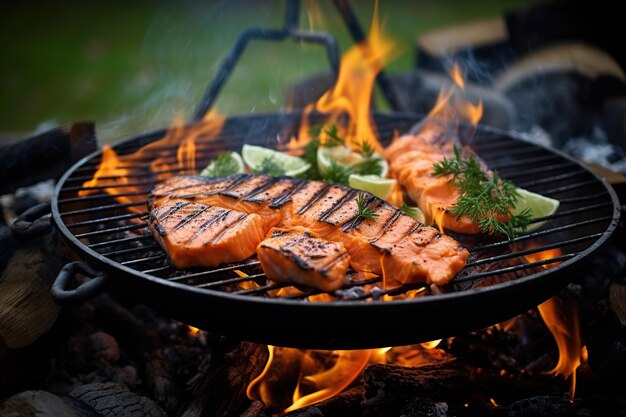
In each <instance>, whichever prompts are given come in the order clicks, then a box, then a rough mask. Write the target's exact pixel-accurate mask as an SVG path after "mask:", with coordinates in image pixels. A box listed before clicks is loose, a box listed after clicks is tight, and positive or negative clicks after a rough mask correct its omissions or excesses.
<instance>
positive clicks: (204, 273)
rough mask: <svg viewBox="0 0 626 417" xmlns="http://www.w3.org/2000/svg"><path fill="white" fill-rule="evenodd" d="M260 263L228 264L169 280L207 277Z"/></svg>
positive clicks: (259, 263)
mask: <svg viewBox="0 0 626 417" xmlns="http://www.w3.org/2000/svg"><path fill="white" fill-rule="evenodd" d="M258 265H261V262H259V261H253V262H248V263H245V264H241V265H231V266H227V267H224V268H219V269H212V270H210V271H202V272H196V273H191V274H187V275H181V276H178V277H173V278H169V280H170V281H174V282H176V281H183V280H185V279H189V278H206V277H209V276H211V275H215V274H220V273H222V272H228V271H234V270H235V269H244V268H247V267H250V266H258Z"/></svg>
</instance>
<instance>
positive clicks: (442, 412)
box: [400, 398, 448, 417]
mask: <svg viewBox="0 0 626 417" xmlns="http://www.w3.org/2000/svg"><path fill="white" fill-rule="evenodd" d="M447 416H448V404H446V403H444V402H435V401H433V400H431V399H430V398H416V399H414V400H413V401H411V402H410V403H409V404H407V405H406V406H405V407H404V408H403V409H402V411H401V412H400V417H447Z"/></svg>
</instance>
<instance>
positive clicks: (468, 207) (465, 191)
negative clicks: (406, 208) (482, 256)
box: [433, 146, 532, 239]
mask: <svg viewBox="0 0 626 417" xmlns="http://www.w3.org/2000/svg"><path fill="white" fill-rule="evenodd" d="M433 175H452V179H451V180H450V184H452V185H454V186H456V187H458V188H459V189H460V190H461V195H460V196H459V199H458V200H457V202H456V204H455V205H454V206H453V207H452V209H451V210H450V213H451V214H452V215H453V216H455V217H456V218H457V219H460V218H461V217H467V218H468V219H470V220H471V221H472V222H474V223H476V224H477V225H478V227H479V228H480V230H481V231H482V232H484V233H491V234H494V233H499V234H502V235H505V236H506V237H508V238H509V239H511V238H513V237H515V236H516V235H517V233H518V231H519V230H525V229H526V228H527V227H528V224H529V223H530V219H531V216H532V212H531V210H530V209H525V210H523V211H522V212H521V213H518V214H514V209H515V203H516V202H517V199H518V198H519V194H518V192H517V188H516V187H515V185H513V183H511V182H510V181H507V180H503V179H501V178H500V176H499V175H498V173H497V172H496V171H491V172H485V171H484V170H483V169H482V167H481V166H480V164H479V163H478V161H477V159H476V158H475V157H474V156H473V155H470V156H468V157H463V155H461V150H460V149H458V148H457V147H456V146H455V147H454V158H450V159H448V158H446V159H444V160H442V161H441V162H438V163H434V164H433ZM502 219H506V220H502Z"/></svg>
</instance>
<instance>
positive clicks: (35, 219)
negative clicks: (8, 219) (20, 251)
mask: <svg viewBox="0 0 626 417" xmlns="http://www.w3.org/2000/svg"><path fill="white" fill-rule="evenodd" d="M51 230H52V222H51V215H50V203H41V204H37V205H36V206H33V207H31V208H29V209H28V210H26V211H25V212H24V213H22V214H20V215H19V216H18V217H17V219H15V221H14V222H13V223H12V224H11V234H12V235H13V237H15V239H17V240H19V241H20V242H28V241H31V240H34V239H37V238H39V237H42V236H45V235H47V234H48V232H50V231H51Z"/></svg>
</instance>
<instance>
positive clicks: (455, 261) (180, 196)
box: [148, 174, 469, 288]
mask: <svg viewBox="0 0 626 417" xmlns="http://www.w3.org/2000/svg"><path fill="white" fill-rule="evenodd" d="M359 199H360V201H361V202H362V203H363V202H364V204H365V206H366V208H368V212H369V213H370V214H371V215H370V216H367V218H365V217H363V216H362V215H360V213H361V212H360V207H359V203H358V200H359ZM177 204H195V205H196V206H192V207H198V206H204V207H211V208H213V209H217V208H219V209H226V210H230V213H241V214H245V215H247V216H250V219H248V220H247V221H245V220H241V222H240V223H237V222H235V221H232V223H231V225H230V226H229V227H228V233H226V237H228V238H229V240H228V243H226V241H223V242H222V243H221V246H220V250H219V251H220V252H222V251H225V252H224V253H225V254H226V253H228V254H229V256H230V257H231V258H232V256H234V254H237V255H241V256H244V253H243V252H244V248H245V252H249V251H250V250H249V245H251V244H253V243H254V244H255V245H256V246H259V245H258V244H259V243H262V242H263V241H264V238H261V239H260V240H259V236H260V235H262V236H263V237H266V236H267V237H268V238H269V239H270V242H269V243H268V244H267V245H266V246H263V244H262V245H261V246H260V247H259V249H258V252H259V253H262V255H261V258H264V259H265V260H266V261H265V268H264V270H266V272H267V271H268V270H270V271H274V272H277V273H278V271H280V274H285V276H289V275H294V276H295V275H298V274H299V271H301V270H302V268H301V265H298V264H297V262H296V261H295V259H296V258H295V257H294V256H295V255H298V256H302V259H305V260H306V262H307V264H308V265H310V266H311V268H312V269H314V270H316V271H317V272H318V273H319V274H320V275H315V274H309V275H311V276H316V277H318V278H319V279H320V280H322V281H323V280H324V279H325V278H324V277H323V276H322V275H323V274H322V269H319V268H320V265H321V264H316V263H313V262H312V258H311V257H310V256H311V254H312V252H307V250H306V249H305V248H303V246H302V245H304V243H302V242H301V243H298V244H296V246H295V247H294V251H293V252H292V253H288V252H278V251H277V250H276V249H277V248H278V246H279V245H289V241H288V240H289V239H296V240H297V238H295V237H294V236H293V235H291V236H290V235H285V236H284V237H282V238H281V235H277V236H274V235H273V234H270V235H269V236H268V233H269V232H270V230H271V229H272V228H280V229H291V230H300V231H302V230H306V231H307V232H308V233H309V234H310V238H315V239H320V240H322V241H328V242H334V243H336V244H341V245H342V246H343V248H345V251H346V252H347V255H348V258H349V260H348V262H349V265H350V267H352V268H353V269H354V270H355V271H358V272H367V273H373V274H377V275H379V276H382V279H383V286H384V287H385V288H393V287H397V286H400V285H405V284H411V283H425V284H436V285H444V284H446V283H447V282H449V281H450V280H451V279H452V278H453V277H454V276H455V275H456V274H457V273H458V272H459V271H460V270H461V269H463V267H464V266H465V264H466V260H467V257H468V254H469V252H468V251H467V250H466V249H465V248H464V247H462V246H461V245H460V244H459V242H457V241H456V240H454V239H453V238H451V237H449V236H446V235H443V234H441V233H439V231H438V230H437V229H435V228H434V227H431V226H427V225H424V224H422V223H420V222H418V221H417V220H415V219H414V218H413V217H411V216H409V215H407V214H405V213H404V212H403V211H401V210H399V209H397V208H395V207H393V206H392V205H390V204H388V203H386V202H385V201H384V200H382V199H380V198H378V197H376V196H374V195H372V194H370V193H368V192H365V191H361V190H355V189H352V188H350V187H347V186H344V185H338V184H329V183H326V182H322V181H310V180H304V179H295V178H290V177H271V176H268V175H263V174H237V175H232V176H229V177H223V178H211V177H202V176H193V175H181V176H175V177H171V178H169V179H167V180H165V181H164V182H162V183H160V184H158V185H157V186H156V187H155V188H154V189H153V190H152V192H151V193H150V196H149V198H148V210H149V212H150V216H149V222H150V223H151V226H150V228H151V230H152V231H153V233H154V234H155V237H156V238H157V241H159V242H160V243H161V244H162V245H163V243H162V242H165V243H166V244H168V245H169V249H166V251H167V252H168V255H170V259H171V261H172V262H173V263H174V265H175V266H177V267H179V268H184V267H186V266H188V265H189V263H190V260H193V262H198V263H197V265H198V266H213V265H214V262H215V260H216V258H219V257H220V255H219V253H217V254H212V255H208V253H209V252H213V251H216V250H215V248H214V247H212V246H211V245H212V243H210V242H212V241H211V240H208V237H207V238H205V239H204V240H201V241H198V240H197V237H195V233H196V232H194V231H193V230H194V228H202V226H203V224H204V223H206V222H208V221H209V219H207V220H205V221H204V223H203V222H202V220H201V219H198V220H195V219H192V220H189V221H188V222H187V223H185V224H184V225H183V226H180V227H178V224H179V223H181V222H184V221H185V219H184V218H183V217H180V218H177V220H178V223H175V222H176V220H169V221H168V220H167V218H165V222H166V223H167V227H165V225H163V218H162V217H159V215H161V216H163V214H162V213H163V212H165V211H166V210H168V209H171V208H172V207H175V206H176V205H177ZM186 207H187V206H186ZM361 209H362V207H361ZM194 213H195V212H194ZM185 215H187V216H192V215H194V214H193V213H183V214H182V215H181V216H185ZM232 215H234V214H232ZM198 216H200V215H198ZM174 223H175V224H174ZM177 227H178V228H177ZM168 228H169V229H168ZM239 228H244V229H245V230H244V231H242V232H241V233H237V232H236V231H235V229H239ZM171 229H176V230H174V231H173V232H168V230H171ZM181 229H184V234H185V236H188V238H189V240H185V239H169V240H167V241H165V239H166V238H167V234H168V233H178V234H181V235H182V234H183V232H182V231H181ZM253 229H254V230H253ZM256 229H259V230H256ZM159 230H162V231H165V235H163V234H162V233H160V232H159ZM259 233H260V234H259ZM207 236H208V235H207ZM221 239H222V237H220V239H218V241H219V240H221ZM272 239H274V240H272ZM204 242H209V243H208V244H207V246H206V247H205V248H204V252H206V253H207V255H206V261H205V258H203V257H202V256H201V255H199V254H198V255H196V254H195V253H196V252H202V249H199V248H200V247H202V246H203V245H204ZM311 242H313V241H311ZM320 242H321V241H320ZM322 243H323V242H322ZM228 245H235V246H239V248H237V249H236V250H235V249H234V248H230V247H228V249H225V248H226V247H227V246H228ZM298 245H300V246H299V247H298ZM322 246H323V247H324V250H326V251H329V252H331V251H333V252H334V251H335V249H337V248H339V250H340V251H341V246H333V245H327V244H324V245H322ZM196 248H198V249H196ZM265 250H267V251H270V250H271V251H274V254H272V255H269V253H271V252H266V253H264V251H265ZM187 252H193V253H194V255H193V256H192V255H189V254H188V253H187ZM337 253H339V252H337ZM318 255H319V254H318ZM327 255H328V256H329V258H328V259H332V256H331V255H332V254H331V253H329V254H327ZM316 256H317V255H316ZM209 262H210V263H209ZM223 262H229V260H227V258H226V257H224V259H223ZM269 263H272V264H274V265H271V266H270V265H269ZM277 263H280V265H278V264H277ZM290 271H291V272H293V273H290ZM332 272H333V273H334V270H333V271H332ZM271 273H272V272H271ZM327 273H328V274H330V273H331V270H330V269H329V270H328V271H327ZM307 279H308V278H307ZM316 279H317V278H316ZM317 287H318V288H320V287H319V286H317Z"/></svg>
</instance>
